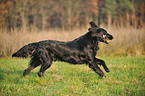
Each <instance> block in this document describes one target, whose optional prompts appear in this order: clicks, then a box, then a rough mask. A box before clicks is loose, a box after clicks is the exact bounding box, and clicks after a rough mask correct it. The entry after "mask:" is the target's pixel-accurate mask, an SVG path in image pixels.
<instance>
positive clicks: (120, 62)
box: [0, 57, 145, 96]
mask: <svg viewBox="0 0 145 96" xmlns="http://www.w3.org/2000/svg"><path fill="white" fill-rule="evenodd" d="M101 59H103V60H105V61H106V63H107V65H108V67H109V69H110V70H111V72H109V73H106V72H105V71H104V69H103V68H102V67H101V69H102V70H103V71H104V73H105V75H106V77H103V78H99V76H98V75H97V74H96V73H95V72H93V71H92V70H91V69H90V68H89V67H88V66H86V65H71V64H67V63H64V62H54V63H53V65H52V67H51V68H49V69H48V70H47V71H46V73H45V77H43V78H39V77H38V76H37V72H38V70H39V67H38V68H36V69H34V70H32V72H31V73H29V74H28V75H27V76H26V77H22V74H23V71H24V69H25V68H27V66H28V63H29V60H30V59H17V58H14V59H12V58H9V59H6V58H1V59H0V95H1V96H144V95H145V75H144V74H145V71H144V70H145V65H144V64H145V58H143V57H137V58H136V57H119V58H118V57H116V58H112V57H103V58H101Z"/></svg>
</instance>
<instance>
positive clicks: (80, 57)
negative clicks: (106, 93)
mask: <svg viewBox="0 0 145 96" xmlns="http://www.w3.org/2000/svg"><path fill="white" fill-rule="evenodd" d="M90 25H91V28H89V29H88V30H89V32H87V33H86V34H85V35H83V36H80V37H79V38H77V39H75V40H73V41H68V42H60V41H55V40H45V41H40V42H34V43H30V44H28V45H25V46H24V47H22V48H21V49H20V50H18V51H17V52H16V53H14V54H13V55H12V57H27V56H28V55H29V54H30V55H32V56H31V61H30V64H29V66H28V68H27V69H26V70H25V71H24V73H23V76H26V75H27V74H28V73H29V72H30V71H31V70H32V69H34V68H36V67H37V66H39V65H41V68H40V71H39V72H38V76H39V77H42V76H43V75H44V72H45V71H46V69H48V68H50V66H51V65H52V62H53V61H64V62H68V63H71V64H87V65H88V66H89V67H90V68H91V69H93V70H94V71H95V72H96V73H97V74H99V76H100V77H103V76H104V73H103V72H102V70H101V69H100V68H99V66H98V65H102V66H103V67H104V69H105V71H106V72H109V71H110V70H109V69H108V67H107V66H106V64H105V62H104V61H103V60H101V59H98V58H96V54H97V50H99V47H98V43H99V42H104V43H106V44H108V43H109V40H112V39H113V36H112V35H110V34H108V33H107V31H106V30H105V29H103V28H99V27H98V26H97V25H96V24H95V23H94V22H93V21H92V22H90Z"/></svg>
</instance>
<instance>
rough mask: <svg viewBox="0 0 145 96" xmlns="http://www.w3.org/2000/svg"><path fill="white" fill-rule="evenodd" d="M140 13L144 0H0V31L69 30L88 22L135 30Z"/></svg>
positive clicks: (141, 19) (141, 17)
mask: <svg viewBox="0 0 145 96" xmlns="http://www.w3.org/2000/svg"><path fill="white" fill-rule="evenodd" d="M144 14H145V1H144V0H0V28H1V29H9V30H14V28H18V29H24V30H26V29H31V28H36V29H38V30H49V29H53V28H58V29H61V30H73V29H75V28H82V27H86V26H87V24H88V22H89V21H91V20H94V21H95V22H97V23H98V25H100V24H105V25H107V26H111V25H116V26H118V27H119V26H123V27H135V28H139V27H143V25H144V23H145V18H144V17H145V16H144Z"/></svg>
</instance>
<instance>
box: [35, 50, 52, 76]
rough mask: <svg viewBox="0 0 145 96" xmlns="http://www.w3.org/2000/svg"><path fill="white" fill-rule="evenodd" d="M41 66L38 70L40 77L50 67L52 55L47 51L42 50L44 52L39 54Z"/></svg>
mask: <svg viewBox="0 0 145 96" xmlns="http://www.w3.org/2000/svg"><path fill="white" fill-rule="evenodd" d="M40 58H41V62H42V63H41V68H40V70H39V72H38V76H39V77H42V76H43V75H44V72H45V71H46V70H47V69H48V68H50V67H51V64H52V60H53V59H52V56H51V54H50V53H49V52H46V53H45V52H44V54H42V55H41V57H40Z"/></svg>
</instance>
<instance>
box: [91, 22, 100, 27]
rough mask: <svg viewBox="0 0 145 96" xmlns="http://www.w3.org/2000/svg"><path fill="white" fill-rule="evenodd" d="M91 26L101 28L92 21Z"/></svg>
mask: <svg viewBox="0 0 145 96" xmlns="http://www.w3.org/2000/svg"><path fill="white" fill-rule="evenodd" d="M90 25H91V27H97V28H99V27H98V26H97V25H96V24H95V22H94V21H91V22H90Z"/></svg>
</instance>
